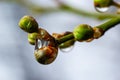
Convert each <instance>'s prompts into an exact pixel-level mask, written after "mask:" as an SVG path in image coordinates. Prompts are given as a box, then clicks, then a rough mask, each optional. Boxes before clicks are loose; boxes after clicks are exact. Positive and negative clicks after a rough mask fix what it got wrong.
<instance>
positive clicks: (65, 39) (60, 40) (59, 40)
mask: <svg viewBox="0 0 120 80" xmlns="http://www.w3.org/2000/svg"><path fill="white" fill-rule="evenodd" d="M71 39H74V36H73V33H70V34H68V35H65V36H63V37H61V38H59V39H57V43H58V45H59V44H61V43H64V42H66V41H68V40H71Z"/></svg>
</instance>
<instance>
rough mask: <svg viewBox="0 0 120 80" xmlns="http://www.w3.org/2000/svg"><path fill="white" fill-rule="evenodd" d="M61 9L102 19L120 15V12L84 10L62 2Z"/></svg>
mask: <svg viewBox="0 0 120 80" xmlns="http://www.w3.org/2000/svg"><path fill="white" fill-rule="evenodd" d="M60 9H61V10H63V11H68V12H72V13H75V14H78V15H80V16H81V15H83V16H87V17H92V18H98V19H101V20H102V19H108V18H113V17H118V16H120V15H119V14H106V13H103V14H99V13H93V12H92V13H91V12H87V11H84V10H82V9H76V8H73V7H71V6H69V5H67V4H61V7H60Z"/></svg>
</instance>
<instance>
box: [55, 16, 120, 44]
mask: <svg viewBox="0 0 120 80" xmlns="http://www.w3.org/2000/svg"><path fill="white" fill-rule="evenodd" d="M119 23H120V17H116V18H112V19H111V20H109V21H107V22H105V23H103V24H101V25H98V26H96V27H98V28H101V29H102V30H103V31H104V32H106V31H107V30H108V29H110V28H112V27H114V26H115V25H117V24H119ZM71 39H74V35H73V33H71V34H68V35H65V36H63V37H61V38H59V39H57V42H58V45H60V44H61V43H64V42H66V41H68V40H71Z"/></svg>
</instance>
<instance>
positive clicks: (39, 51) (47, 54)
mask: <svg viewBox="0 0 120 80" xmlns="http://www.w3.org/2000/svg"><path fill="white" fill-rule="evenodd" d="M49 44H51V42H50V41H46V40H43V39H36V43H35V51H34V55H35V58H36V60H37V61H38V62H39V63H41V64H50V63H52V62H53V61H54V60H55V59H56V57H57V54H58V47H53V46H50V45H49Z"/></svg>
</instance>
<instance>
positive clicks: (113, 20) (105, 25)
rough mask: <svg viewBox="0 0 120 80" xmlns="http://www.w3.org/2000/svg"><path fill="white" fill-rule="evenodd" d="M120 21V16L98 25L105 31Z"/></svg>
mask: <svg viewBox="0 0 120 80" xmlns="http://www.w3.org/2000/svg"><path fill="white" fill-rule="evenodd" d="M119 23H120V17H116V18H112V19H111V20H109V21H107V22H105V23H103V24H101V25H98V26H96V27H98V28H101V29H103V31H104V32H105V31H107V30H108V29H110V28H112V27H114V26H115V25H117V24H119Z"/></svg>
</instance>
